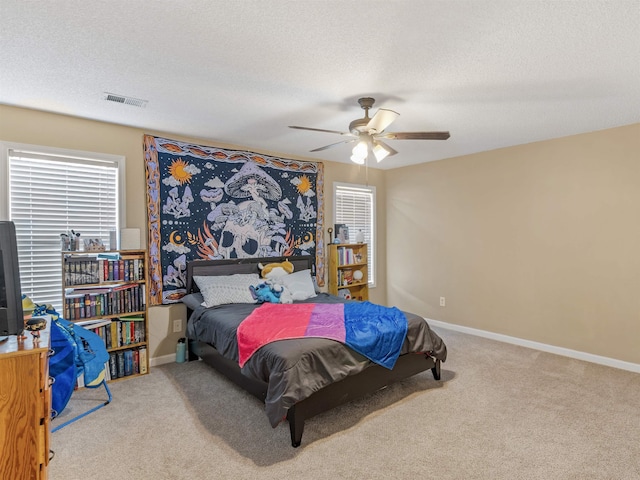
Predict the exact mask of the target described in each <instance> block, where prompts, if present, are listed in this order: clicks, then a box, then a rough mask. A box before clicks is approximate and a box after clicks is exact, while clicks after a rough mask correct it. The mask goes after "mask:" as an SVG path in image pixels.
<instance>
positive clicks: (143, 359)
mask: <svg viewBox="0 0 640 480" xmlns="http://www.w3.org/2000/svg"><path fill="white" fill-rule="evenodd" d="M138 353H139V357H140V373H143V374H144V373H147V347H140V348H139V349H138Z"/></svg>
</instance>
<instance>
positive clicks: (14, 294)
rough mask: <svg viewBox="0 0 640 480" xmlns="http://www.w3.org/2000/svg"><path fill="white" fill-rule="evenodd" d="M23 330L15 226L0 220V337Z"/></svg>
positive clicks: (17, 333) (16, 333)
mask: <svg viewBox="0 0 640 480" xmlns="http://www.w3.org/2000/svg"><path fill="white" fill-rule="evenodd" d="M23 330H24V313H23V312H22V289H21V287H20V269H19V265H18V242H17V240H16V226H15V225H14V223H13V222H8V221H3V220H0V337H5V336H7V335H21V334H22V332H23Z"/></svg>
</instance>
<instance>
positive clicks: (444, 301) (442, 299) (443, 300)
mask: <svg viewBox="0 0 640 480" xmlns="http://www.w3.org/2000/svg"><path fill="white" fill-rule="evenodd" d="M440 306H441V307H446V306H447V302H446V300H445V298H444V297H440Z"/></svg>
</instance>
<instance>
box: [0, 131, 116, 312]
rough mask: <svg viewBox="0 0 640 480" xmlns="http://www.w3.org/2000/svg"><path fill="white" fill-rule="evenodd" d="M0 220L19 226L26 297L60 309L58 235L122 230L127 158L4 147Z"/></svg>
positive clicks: (103, 235) (0, 161) (96, 234)
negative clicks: (72, 232) (123, 182)
mask: <svg viewBox="0 0 640 480" xmlns="http://www.w3.org/2000/svg"><path fill="white" fill-rule="evenodd" d="M0 147H1V148H0V168H1V169H2V171H3V172H6V175H3V178H2V180H0V218H8V219H9V220H12V221H13V222H14V223H15V225H16V234H17V237H18V260H19V262H20V277H21V286H22V293H23V294H26V295H29V296H30V297H31V298H32V300H33V301H34V302H36V303H41V304H42V303H47V304H49V303H50V304H52V305H53V306H54V307H55V308H56V309H57V310H58V311H59V312H61V311H62V310H61V306H62V273H61V270H62V268H61V265H62V263H61V262H62V259H61V255H60V251H61V243H60V234H61V233H64V232H70V231H71V230H74V231H75V232H80V234H81V236H80V241H82V238H83V237H84V238H100V239H102V241H103V243H104V244H105V245H108V242H109V232H110V231H111V230H116V231H117V230H118V229H119V227H120V225H121V222H120V221H119V220H120V214H121V213H123V212H122V209H121V208H120V205H119V198H120V192H121V191H122V189H121V182H122V176H123V173H124V157H120V156H115V155H103V154H92V153H87V152H74V151H69V150H61V149H54V148H47V147H39V146H31V145H18V144H8V143H0Z"/></svg>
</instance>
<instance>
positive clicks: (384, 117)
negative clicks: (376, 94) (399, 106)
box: [367, 108, 400, 134]
mask: <svg viewBox="0 0 640 480" xmlns="http://www.w3.org/2000/svg"><path fill="white" fill-rule="evenodd" d="M399 116H400V114H399V113H398V112H394V111H393V110H388V109H386V108H380V109H378V111H377V112H376V114H375V115H374V116H373V117H372V118H371V120H369V123H367V129H368V130H369V132H371V133H374V134H375V133H382V132H384V130H385V128H387V127H388V126H389V125H391V123H392V122H393V121H394V120H395V119H396V118H398V117H399Z"/></svg>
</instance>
